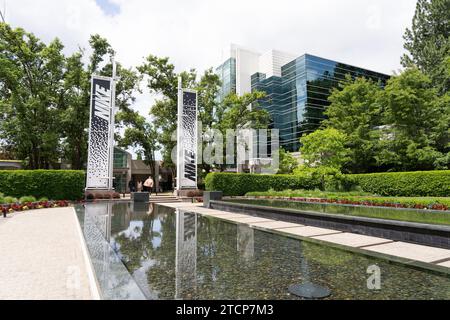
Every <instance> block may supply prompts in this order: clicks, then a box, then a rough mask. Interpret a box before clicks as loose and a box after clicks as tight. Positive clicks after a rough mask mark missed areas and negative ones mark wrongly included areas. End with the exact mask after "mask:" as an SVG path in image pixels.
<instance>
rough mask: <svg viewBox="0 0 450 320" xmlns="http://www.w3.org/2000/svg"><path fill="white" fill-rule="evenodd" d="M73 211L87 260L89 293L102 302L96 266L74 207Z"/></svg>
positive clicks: (84, 256) (82, 249)
mask: <svg viewBox="0 0 450 320" xmlns="http://www.w3.org/2000/svg"><path fill="white" fill-rule="evenodd" d="M72 211H73V213H74V218H75V220H76V222H75V223H76V226H77V227H76V228H77V232H78V236H79V238H80V242H81V251H82V253H83V258H84V260H85V265H86V272H87V275H88V279H89V291H90V292H91V295H92V298H93V300H102V296H101V293H100V292H101V291H100V285H99V283H98V280H97V276H96V275H95V271H94V266H93V264H92V260H91V256H90V254H89V250H88V248H87V244H86V240H85V239H84V235H83V230H81V225H80V221H79V219H78V217H77V212H76V211H75V207H72Z"/></svg>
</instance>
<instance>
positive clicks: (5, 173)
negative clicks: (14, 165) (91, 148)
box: [0, 170, 85, 200]
mask: <svg viewBox="0 0 450 320" xmlns="http://www.w3.org/2000/svg"><path fill="white" fill-rule="evenodd" d="M84 186H85V173H84V171H75V170H0V193H3V194H4V195H5V196H12V197H18V198H20V197H22V196H33V197H36V198H38V199H39V198H42V197H46V198H48V199H52V200H79V199H82V198H83V194H84Z"/></svg>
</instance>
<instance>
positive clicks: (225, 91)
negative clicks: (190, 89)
mask: <svg viewBox="0 0 450 320" xmlns="http://www.w3.org/2000/svg"><path fill="white" fill-rule="evenodd" d="M216 74H217V75H218V76H219V79H220V81H221V82H222V86H221V88H220V90H219V93H218V96H217V98H218V99H219V101H223V99H224V98H225V97H226V96H227V95H229V94H230V93H236V59H235V58H230V59H228V60H227V61H225V62H224V63H223V64H221V65H220V66H219V67H217V68H216Z"/></svg>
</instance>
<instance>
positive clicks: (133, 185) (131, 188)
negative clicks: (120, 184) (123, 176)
mask: <svg viewBox="0 0 450 320" xmlns="http://www.w3.org/2000/svg"><path fill="white" fill-rule="evenodd" d="M128 188H130V192H135V191H136V185H135V183H134V180H133V179H131V180H130V182H128Z"/></svg>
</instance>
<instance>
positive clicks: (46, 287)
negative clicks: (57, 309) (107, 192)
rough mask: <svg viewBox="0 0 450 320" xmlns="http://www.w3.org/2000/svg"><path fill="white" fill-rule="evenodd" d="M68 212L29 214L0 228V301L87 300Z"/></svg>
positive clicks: (76, 233)
mask: <svg viewBox="0 0 450 320" xmlns="http://www.w3.org/2000/svg"><path fill="white" fill-rule="evenodd" d="M88 266H89V261H86V260H85V255H84V252H83V246H82V240H81V236H80V229H79V225H78V220H77V217H76V215H75V211H74V210H73V208H70V207H69V208H54V209H40V210H30V211H26V212H23V213H20V214H17V215H15V216H14V217H12V218H10V219H8V221H7V222H6V223H2V224H1V225H0V299H14V300H16V299H20V300H22V299H27V300H28V299H29V300H36V299H44V300H47V299H52V300H53V299H55V300H56V299H68V300H73V299H77V300H78V299H80V300H83V299H92V298H93V296H92V294H91V287H90V284H89V283H90V282H89V276H88V270H89V269H88Z"/></svg>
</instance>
